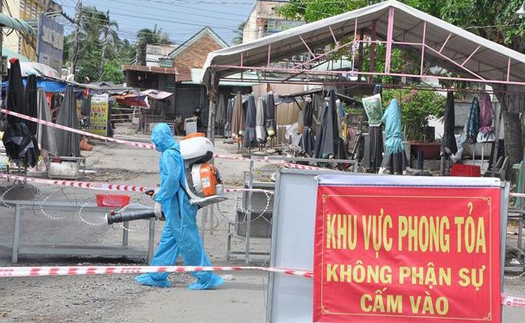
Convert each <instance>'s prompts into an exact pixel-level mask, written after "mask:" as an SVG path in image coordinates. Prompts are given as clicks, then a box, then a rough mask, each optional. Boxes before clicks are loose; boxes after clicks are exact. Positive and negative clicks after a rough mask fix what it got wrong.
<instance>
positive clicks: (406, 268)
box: [313, 184, 501, 323]
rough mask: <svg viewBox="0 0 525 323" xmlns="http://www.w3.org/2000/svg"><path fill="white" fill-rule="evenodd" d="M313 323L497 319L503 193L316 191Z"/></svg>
mask: <svg viewBox="0 0 525 323" xmlns="http://www.w3.org/2000/svg"><path fill="white" fill-rule="evenodd" d="M316 212H317V214H316V216H317V217H316V227H315V259H314V313H313V317H314V321H315V322H373V323H378V322H390V323H391V322H425V321H428V322H476V321H483V322H501V288H500V280H501V279H500V258H499V255H500V221H499V216H500V189H498V188H472V187H470V188H428V187H418V188H407V187H351V186H349V187H345V186H330V185H329V184H327V185H326V186H321V185H320V186H319V189H318V200H317V210H316Z"/></svg>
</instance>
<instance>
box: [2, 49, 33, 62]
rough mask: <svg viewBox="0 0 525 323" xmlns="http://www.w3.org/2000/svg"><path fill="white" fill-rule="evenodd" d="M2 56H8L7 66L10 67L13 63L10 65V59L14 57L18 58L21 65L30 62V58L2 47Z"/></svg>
mask: <svg viewBox="0 0 525 323" xmlns="http://www.w3.org/2000/svg"><path fill="white" fill-rule="evenodd" d="M2 56H7V64H8V67H9V65H10V64H11V63H9V59H11V58H13V57H16V58H18V60H19V61H20V63H25V62H29V58H27V57H25V56H24V55H22V54H19V53H17V52H15V51H12V50H10V49H9V48H7V47H2Z"/></svg>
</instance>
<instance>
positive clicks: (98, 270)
mask: <svg viewBox="0 0 525 323" xmlns="http://www.w3.org/2000/svg"><path fill="white" fill-rule="evenodd" d="M239 270H261V271H266V272H274V273H281V274H286V275H293V276H301V277H306V278H312V276H313V274H312V272H310V271H305V270H291V269H280V268H268V267H254V266H253V267H249V266H247V267H217V266H207V267H206V266H202V267H200V266H165V267H163V266H87V267H81V266H58V267H0V278H2V277H3V278H5V277H35V276H76V275H109V274H147V273H157V272H159V273H164V272H165V273H185V272H196V271H239Z"/></svg>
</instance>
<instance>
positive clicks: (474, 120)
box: [467, 97, 479, 144]
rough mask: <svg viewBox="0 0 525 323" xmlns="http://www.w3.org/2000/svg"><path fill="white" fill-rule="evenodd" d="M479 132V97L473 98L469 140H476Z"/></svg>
mask: <svg viewBox="0 0 525 323" xmlns="http://www.w3.org/2000/svg"><path fill="white" fill-rule="evenodd" d="M478 132H479V101H478V98H477V97H474V98H473V99H472V104H471V105H470V112H469V116H468V123H467V142H469V143H471V144H473V143H475V142H476V139H477V136H478Z"/></svg>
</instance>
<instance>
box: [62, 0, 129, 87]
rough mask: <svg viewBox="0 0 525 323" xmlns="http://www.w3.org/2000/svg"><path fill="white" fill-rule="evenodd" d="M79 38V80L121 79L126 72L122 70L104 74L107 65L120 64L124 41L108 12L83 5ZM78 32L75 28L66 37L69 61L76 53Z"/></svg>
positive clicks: (76, 73)
mask: <svg viewBox="0 0 525 323" xmlns="http://www.w3.org/2000/svg"><path fill="white" fill-rule="evenodd" d="M79 24H80V31H79V34H78V39H79V42H80V44H81V46H79V50H78V61H77V68H76V71H72V73H74V74H75V78H76V80H78V81H80V82H86V81H88V80H89V81H92V80H102V78H104V80H106V81H113V82H118V83H120V82H122V80H123V79H124V75H123V73H122V71H120V74H121V75H119V76H115V75H116V73H111V75H113V76H112V77H111V79H110V78H108V77H105V71H106V67H107V65H109V66H119V65H121V63H122V58H121V55H120V50H121V48H122V45H121V44H122V42H121V40H120V38H119V37H118V25H117V23H116V22H115V21H113V20H111V18H110V14H109V12H105V13H104V12H101V11H98V10H97V9H96V7H83V8H82V12H81V15H80V21H79ZM75 38H76V35H75V33H74V32H73V33H72V34H69V35H67V36H66V37H65V42H64V43H65V45H64V59H65V61H69V60H70V58H71V55H73V50H74V48H73V47H74V43H75Z"/></svg>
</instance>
